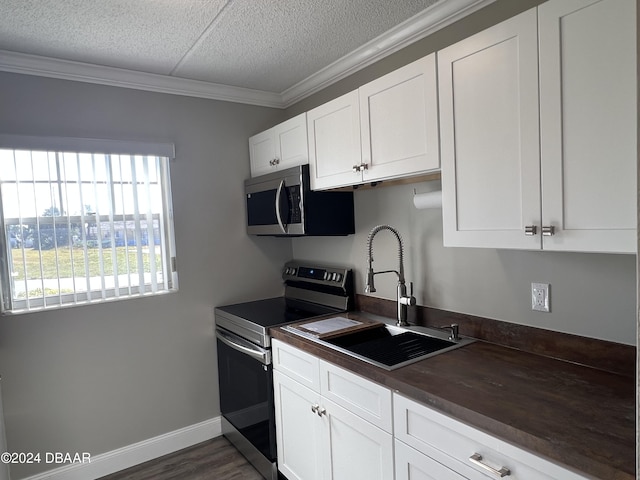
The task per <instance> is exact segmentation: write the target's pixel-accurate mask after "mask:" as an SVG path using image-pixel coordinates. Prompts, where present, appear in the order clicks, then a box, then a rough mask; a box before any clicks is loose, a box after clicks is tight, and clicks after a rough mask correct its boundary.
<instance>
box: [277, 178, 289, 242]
mask: <svg viewBox="0 0 640 480" xmlns="http://www.w3.org/2000/svg"><path fill="white" fill-rule="evenodd" d="M283 187H284V180H280V185H278V190H277V191H276V218H277V219H278V225H280V230H282V233H287V225H285V224H284V223H283V222H282V214H281V213H280V195H282V188H283Z"/></svg>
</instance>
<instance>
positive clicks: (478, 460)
mask: <svg viewBox="0 0 640 480" xmlns="http://www.w3.org/2000/svg"><path fill="white" fill-rule="evenodd" d="M469 461H470V462H471V463H473V464H475V465H477V466H479V467H481V468H483V469H485V470H486V471H487V472H490V473H492V474H493V475H496V476H498V477H500V478H502V477H508V476H509V475H511V470H509V469H508V468H507V467H500V470H496V469H495V468H493V467H490V466H489V465H487V464H486V463H482V455H480V454H479V453H474V454H473V455H471V456H470V457H469Z"/></svg>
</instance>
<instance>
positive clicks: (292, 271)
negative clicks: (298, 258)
mask: <svg viewBox="0 0 640 480" xmlns="http://www.w3.org/2000/svg"><path fill="white" fill-rule="evenodd" d="M291 275H292V276H293V277H295V276H296V267H291Z"/></svg>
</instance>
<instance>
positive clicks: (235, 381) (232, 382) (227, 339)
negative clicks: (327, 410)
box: [216, 327, 276, 462]
mask: <svg viewBox="0 0 640 480" xmlns="http://www.w3.org/2000/svg"><path fill="white" fill-rule="evenodd" d="M216 337H217V347H218V378H219V386H220V411H221V413H222V415H223V417H224V418H225V419H226V420H227V421H228V422H229V423H231V425H233V427H235V429H236V430H237V431H238V432H239V433H240V434H241V435H242V436H244V437H245V439H246V440H248V441H249V442H250V443H251V444H252V445H253V446H254V447H255V448H256V449H257V450H258V451H260V452H261V453H262V454H263V455H264V456H265V457H266V458H268V459H269V460H270V461H272V462H275V461H276V438H275V410H274V403H273V372H272V365H271V351H270V350H265V349H263V348H261V347H259V346H257V345H254V344H252V343H250V342H248V341H247V340H244V339H243V338H241V337H239V336H237V335H235V334H233V333H231V332H228V331H226V330H223V329H221V328H219V327H218V328H216Z"/></svg>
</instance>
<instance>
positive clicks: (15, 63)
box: [0, 0, 495, 108]
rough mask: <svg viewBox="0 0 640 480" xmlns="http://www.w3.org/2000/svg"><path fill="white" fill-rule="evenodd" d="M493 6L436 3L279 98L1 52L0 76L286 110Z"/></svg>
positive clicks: (473, 1)
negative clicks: (54, 80)
mask: <svg viewBox="0 0 640 480" xmlns="http://www.w3.org/2000/svg"><path fill="white" fill-rule="evenodd" d="M494 1H495V0H441V1H439V2H438V3H436V4H434V5H433V6H431V7H429V8H427V9H425V10H424V11H423V12H420V13H418V14H417V15H414V16H413V17H411V18H410V19H408V20H406V21H405V22H403V23H401V24H400V25H398V26H396V27H394V28H392V29H391V30H389V31H387V32H385V33H384V34H382V35H380V36H379V37H377V38H375V39H373V40H371V41H370V42H368V43H366V44H365V45H363V46H362V47H360V48H358V49H356V50H354V51H353V52H351V53H349V54H347V55H345V56H344V57H342V58H340V59H339V60H337V61H335V62H334V63H332V64H331V65H329V66H327V67H325V68H323V69H321V70H320V71H318V72H317V73H315V74H313V75H311V76H309V77H307V78H306V79H304V80H302V81H301V82H299V83H297V84H296V85H294V86H292V87H290V88H288V89H286V90H285V91H284V92H282V93H275V92H266V91H262V90H253V89H249V88H242V87H233V86H230V85H222V84H219V83H209V82H202V81H198V80H189V79H186V78H179V77H173V76H169V75H159V74H153V73H145V72H139V71H134V70H127V69H122V68H114V67H106V66H100V65H93V64H89V63H82V62H74V61H70V60H59V59H55V58H50V57H42V56H38V55H28V54H23V53H17V52H11V51H8V50H0V71H4V72H11V73H21V74H25V75H36V76H41V77H50V78H58V79H63V80H73V81H77V82H86V83H95V84H99V85H109V86H114V87H122V88H132V89H136V90H146V91H150V92H158V93H168V94H172V95H185V96H189V97H198V98H207V99H211V100H222V101H227V102H235V103H246V104H250V105H258V106H263V107H274V108H287V107H289V106H291V105H293V104H294V103H296V102H299V101H300V100H302V99H304V98H306V97H308V96H310V95H312V94H314V93H316V92H318V91H320V90H322V89H323V88H326V87H328V86H330V85H331V84H333V83H335V82H337V81H339V80H341V79H343V78H345V77H347V76H349V75H351V74H353V73H355V72H357V71H358V70H360V69H362V68H364V67H366V66H368V65H371V64H372V63H374V62H376V61H378V60H380V59H382V58H384V57H386V56H388V55H391V54H392V53H394V52H397V51H398V50H400V49H402V48H404V47H406V46H408V45H410V44H411V43H414V42H416V41H418V40H420V39H422V38H424V37H426V36H427V35H430V34H431V33H433V32H435V31H437V30H439V29H441V28H443V27H445V26H447V25H449V24H451V23H453V22H455V21H456V20H459V19H461V18H463V17H465V16H467V15H469V14H470V13H473V12H475V11H476V10H479V9H480V8H482V7H484V6H486V5H488V4H490V3H493V2H494Z"/></svg>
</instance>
